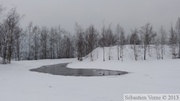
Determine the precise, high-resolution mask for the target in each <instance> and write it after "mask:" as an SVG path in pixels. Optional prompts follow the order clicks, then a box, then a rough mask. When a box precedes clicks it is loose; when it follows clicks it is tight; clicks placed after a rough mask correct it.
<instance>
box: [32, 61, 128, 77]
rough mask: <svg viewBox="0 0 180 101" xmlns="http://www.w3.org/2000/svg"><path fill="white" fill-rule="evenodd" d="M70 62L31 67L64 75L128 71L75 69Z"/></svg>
mask: <svg viewBox="0 0 180 101" xmlns="http://www.w3.org/2000/svg"><path fill="white" fill-rule="evenodd" d="M68 64H69V63H61V64H55V65H48V66H42V67H39V68H35V69H31V70H30V71H34V72H41V73H49V74H53V75H64V76H109V75H123V74H127V73H128V72H125V71H116V70H106V69H73V68H68V67H67V65H68Z"/></svg>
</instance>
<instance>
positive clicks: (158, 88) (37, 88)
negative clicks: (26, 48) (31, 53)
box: [0, 48, 180, 101]
mask: <svg viewBox="0 0 180 101" xmlns="http://www.w3.org/2000/svg"><path fill="white" fill-rule="evenodd" d="M112 50H113V49H112ZM95 51H97V49H96V50H95ZM98 51H99V54H98V58H96V59H94V61H93V62H92V61H90V59H89V56H87V57H86V59H85V61H83V62H78V61H77V60H76V59H55V60H36V61H12V63H11V64H6V65H3V64H0V101H123V94H129V93H130V94H132V93H134V94H139V93H141V94H142V93H145V94H147V93H153V94H159V93H168V94H169V93H180V60H179V59H174V60H172V59H170V57H171V56H170V55H167V56H166V57H167V58H166V59H165V60H155V59H150V58H148V60H146V61H143V60H139V61H134V60H132V58H127V57H126V58H125V59H124V61H123V62H122V61H118V60H117V59H115V57H114V56H115V55H113V53H112V57H113V60H111V61H106V62H103V61H102V58H101V55H102V54H100V53H101V49H100V48H98ZM114 51H115V49H114ZM112 52H113V51H112ZM114 54H115V53H114ZM125 54H128V53H127V52H125ZM96 55H97V54H96ZM130 57H131V56H130ZM154 58H155V57H154ZM68 62H71V63H70V64H69V65H68V67H70V68H100V69H110V70H123V71H127V72H130V73H129V74H126V75H121V76H102V77H74V76H60V75H51V74H46V73H38V72H31V71H29V69H32V68H37V67H40V66H43V65H50V64H57V63H68Z"/></svg>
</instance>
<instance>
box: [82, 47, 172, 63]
mask: <svg viewBox="0 0 180 101" xmlns="http://www.w3.org/2000/svg"><path fill="white" fill-rule="evenodd" d="M117 54H118V53H117V46H112V47H105V60H106V61H108V60H109V55H110V60H118V57H117ZM123 54H124V55H123V61H135V58H134V51H133V49H132V46H131V45H125V46H124V51H123ZM92 55H93V58H91V53H90V54H88V55H87V56H85V57H84V58H83V59H84V60H83V61H91V60H93V61H103V48H100V47H98V48H96V49H95V50H93V51H92ZM163 55H164V56H163V57H164V59H172V55H171V49H170V47H169V46H165V48H164V54H163ZM143 57H144V50H143V48H142V46H138V60H143ZM146 58H147V60H157V54H156V48H155V46H154V45H151V46H149V48H148V49H147V54H146ZM120 60H121V59H120Z"/></svg>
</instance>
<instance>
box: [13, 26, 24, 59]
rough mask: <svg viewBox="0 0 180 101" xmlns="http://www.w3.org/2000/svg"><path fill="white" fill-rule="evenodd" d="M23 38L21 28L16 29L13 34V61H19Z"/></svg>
mask: <svg viewBox="0 0 180 101" xmlns="http://www.w3.org/2000/svg"><path fill="white" fill-rule="evenodd" d="M22 37H23V33H22V28H20V27H18V26H17V27H16V29H15V32H14V50H15V52H14V53H15V59H17V60H18V61H20V53H21V50H20V49H21V40H22Z"/></svg>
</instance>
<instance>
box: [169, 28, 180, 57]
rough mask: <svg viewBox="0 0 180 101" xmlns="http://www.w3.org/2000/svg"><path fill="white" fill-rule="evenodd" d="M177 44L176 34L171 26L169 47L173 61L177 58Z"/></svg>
mask: <svg viewBox="0 0 180 101" xmlns="http://www.w3.org/2000/svg"><path fill="white" fill-rule="evenodd" d="M177 43H178V38H177V33H176V32H175V30H174V28H173V27H172V26H171V29H170V38H169V45H170V47H171V52H172V59H175V58H176V56H177V53H176V47H177Z"/></svg>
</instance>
